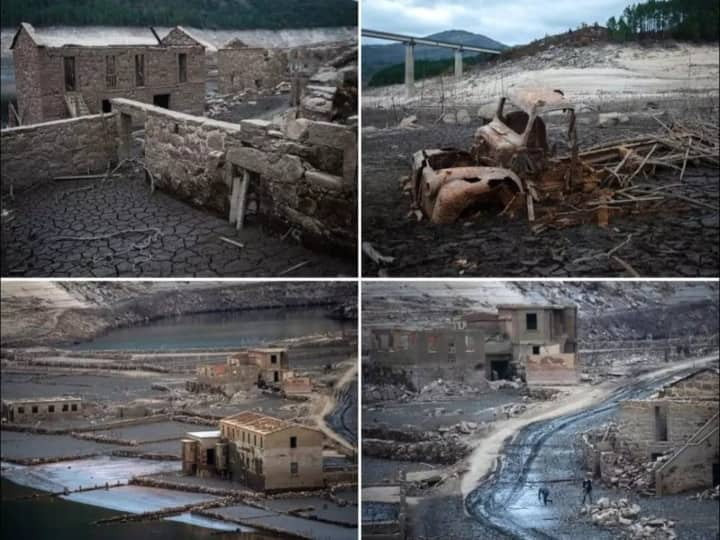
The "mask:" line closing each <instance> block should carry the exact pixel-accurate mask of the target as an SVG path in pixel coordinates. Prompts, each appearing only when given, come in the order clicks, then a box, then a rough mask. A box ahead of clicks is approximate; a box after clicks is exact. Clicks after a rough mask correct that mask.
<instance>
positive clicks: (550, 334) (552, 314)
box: [463, 304, 577, 384]
mask: <svg viewBox="0 0 720 540" xmlns="http://www.w3.org/2000/svg"><path fill="white" fill-rule="evenodd" d="M463 321H464V323H465V325H466V326H467V327H468V328H475V329H481V330H483V331H484V332H486V333H487V335H488V342H487V344H486V354H487V358H486V363H485V365H486V372H487V377H488V379H491V378H495V377H499V378H510V377H513V376H520V377H522V378H524V379H525V380H526V382H527V383H528V384H574V383H576V382H577V367H576V353H577V308H576V307H575V306H559V305H524V304H507V305H499V306H498V307H497V314H495V313H473V314H469V315H467V316H465V317H464V318H463Z"/></svg>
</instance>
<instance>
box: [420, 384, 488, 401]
mask: <svg viewBox="0 0 720 540" xmlns="http://www.w3.org/2000/svg"><path fill="white" fill-rule="evenodd" d="M481 390H482V389H481V388H479V387H477V386H474V385H469V384H466V383H464V382H459V381H446V380H443V379H437V380H435V381H433V382H431V383H429V384H426V385H425V386H423V387H422V388H421V389H420V392H419V393H418V399H419V400H421V401H435V400H440V399H447V398H449V397H450V398H460V397H464V396H476V395H478V394H479V393H480V391H481Z"/></svg>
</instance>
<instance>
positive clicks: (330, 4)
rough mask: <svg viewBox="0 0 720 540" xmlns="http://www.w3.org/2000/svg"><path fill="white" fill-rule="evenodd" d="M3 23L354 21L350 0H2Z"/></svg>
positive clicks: (300, 24)
mask: <svg viewBox="0 0 720 540" xmlns="http://www.w3.org/2000/svg"><path fill="white" fill-rule="evenodd" d="M0 4H1V7H0V22H1V23H2V26H3V27H8V26H17V25H18V24H20V23H21V22H29V23H31V24H33V25H36V26H49V25H73V26H87V25H101V26H148V25H158V26H174V25H176V24H181V25H185V26H194V27H196V28H211V29H223V28H232V29H251V28H268V29H279V28H311V27H329V26H357V6H358V4H357V2H355V1H353V0H153V1H148V0H2V2H0Z"/></svg>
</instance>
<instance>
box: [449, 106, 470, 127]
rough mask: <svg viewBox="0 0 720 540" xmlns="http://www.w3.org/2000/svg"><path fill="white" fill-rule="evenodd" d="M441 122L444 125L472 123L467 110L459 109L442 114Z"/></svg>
mask: <svg viewBox="0 0 720 540" xmlns="http://www.w3.org/2000/svg"><path fill="white" fill-rule="evenodd" d="M442 121H443V122H444V123H445V124H460V125H467V124H469V123H471V122H472V117H471V116H470V113H469V112H468V110H467V109H459V110H457V111H451V112H446V113H445V114H443V116H442Z"/></svg>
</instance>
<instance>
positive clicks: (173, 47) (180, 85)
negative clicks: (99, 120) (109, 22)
mask: <svg viewBox="0 0 720 540" xmlns="http://www.w3.org/2000/svg"><path fill="white" fill-rule="evenodd" d="M108 39H113V40H115V41H112V42H110V43H108ZM79 41H80V42H81V44H74V43H66V42H65V38H59V37H57V35H56V34H54V33H52V32H49V31H47V30H44V29H37V30H36V29H35V28H33V27H32V26H31V25H30V24H28V23H22V24H21V25H20V27H19V28H18V30H17V32H16V33H15V36H14V38H13V40H12V44H11V46H10V48H11V49H12V51H13V59H14V62H15V79H16V85H17V104H18V107H17V110H14V109H11V111H10V115H9V118H10V125H11V126H12V125H27V124H36V123H40V122H47V121H51V120H60V119H63V118H69V117H76V116H85V115H88V114H98V113H100V112H110V110H111V108H112V106H111V102H110V100H111V99H112V98H119V97H124V98H129V99H133V100H137V101H141V102H144V103H152V104H154V105H157V106H160V107H164V108H167V109H173V110H177V111H182V112H186V113H189V114H197V115H202V114H203V112H204V102H205V75H206V73H205V46H204V45H203V44H202V43H200V42H199V41H197V40H195V38H193V37H192V36H191V35H190V34H188V33H187V32H186V31H185V30H184V29H183V28H181V27H179V26H178V27H175V28H174V29H172V30H171V31H170V32H169V33H168V34H167V35H166V36H165V37H163V38H160V37H159V36H158V35H157V33H156V32H155V30H154V29H152V28H149V29H148V30H147V32H146V33H145V35H144V36H141V35H133V36H132V37H114V34H112V33H110V34H109V35H108V36H102V41H100V40H96V39H93V38H89V37H84V36H83V37H81V38H80V39H79Z"/></svg>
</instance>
